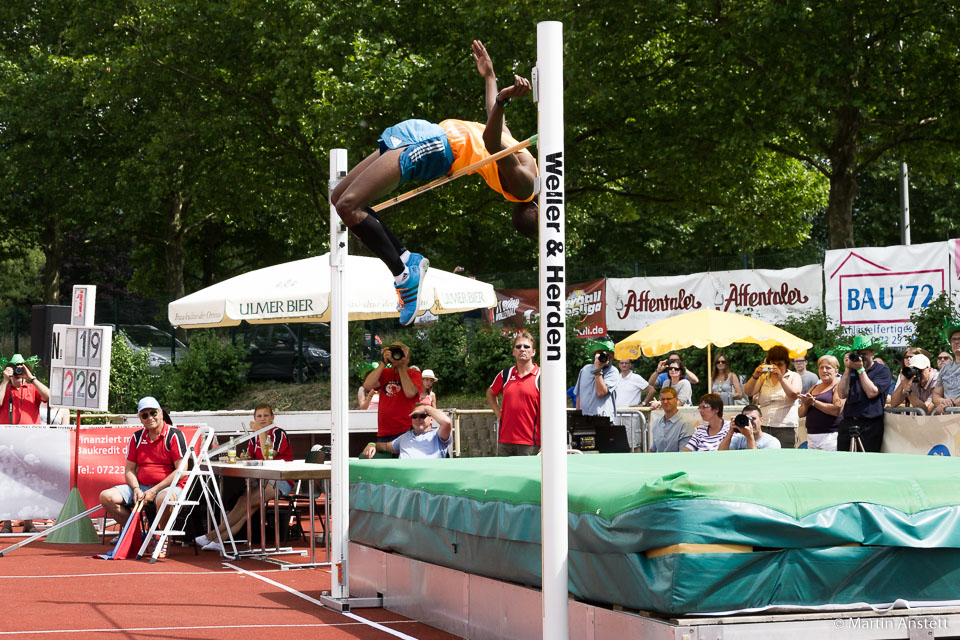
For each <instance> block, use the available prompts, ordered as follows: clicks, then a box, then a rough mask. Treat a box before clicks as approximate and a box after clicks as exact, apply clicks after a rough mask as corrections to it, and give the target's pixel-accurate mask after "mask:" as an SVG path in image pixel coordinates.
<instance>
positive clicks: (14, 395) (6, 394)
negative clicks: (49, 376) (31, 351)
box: [0, 353, 50, 533]
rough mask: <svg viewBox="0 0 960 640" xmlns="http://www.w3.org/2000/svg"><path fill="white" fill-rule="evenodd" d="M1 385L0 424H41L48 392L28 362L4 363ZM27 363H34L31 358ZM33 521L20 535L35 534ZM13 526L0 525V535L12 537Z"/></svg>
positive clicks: (20, 359)
mask: <svg viewBox="0 0 960 640" xmlns="http://www.w3.org/2000/svg"><path fill="white" fill-rule="evenodd" d="M3 360H4V361H6V364H5V365H4V367H3V382H2V383H0V398H3V400H2V401H0V424H40V423H41V420H40V404H41V403H43V402H47V401H49V400H50V389H48V388H47V386H46V385H45V384H43V383H42V382H40V380H39V379H37V376H35V375H33V372H32V371H30V367H29V365H28V363H27V360H25V359H24V358H23V356H22V355H20V354H19V353H15V354H13V357H12V358H10V360H6V358H4V359H3ZM29 360H30V362H34V363H35V362H36V360H37V358H36V357H31V358H30V359H29ZM35 531H36V529H35V528H34V526H33V520H24V521H23V532H24V533H34V532H35ZM12 532H13V522H11V521H10V520H4V521H3V522H0V533H12Z"/></svg>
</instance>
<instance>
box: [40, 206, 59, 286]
mask: <svg viewBox="0 0 960 640" xmlns="http://www.w3.org/2000/svg"><path fill="white" fill-rule="evenodd" d="M44 217H45V218H46V220H47V223H46V225H44V229H43V234H44V236H45V237H44V238H43V250H44V253H45V254H46V261H45V262H44V265H43V304H60V267H61V266H63V255H62V253H63V247H62V245H61V244H60V216H59V215H58V214H57V213H55V212H50V213H49V215H47V216H44Z"/></svg>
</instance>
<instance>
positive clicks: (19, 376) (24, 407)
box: [0, 353, 50, 424]
mask: <svg viewBox="0 0 960 640" xmlns="http://www.w3.org/2000/svg"><path fill="white" fill-rule="evenodd" d="M38 360H39V359H38V358H37V357H36V356H34V357H32V358H28V359H26V360H25V359H24V357H23V356H22V355H20V354H19V353H15V354H13V357H12V358H10V360H6V359H4V361H0V362H2V364H3V383H0V396H2V397H3V401H2V405H0V424H41V423H42V420H40V405H41V404H42V403H44V402H47V401H48V400H50V389H48V388H47V385H45V384H43V383H42V382H40V380H39V379H38V378H37V376H35V375H33V372H32V371H30V366H29V365H30V364H31V363H32V364H33V365H34V366H36V363H37V361H38Z"/></svg>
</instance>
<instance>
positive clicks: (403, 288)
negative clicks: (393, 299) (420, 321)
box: [393, 253, 430, 327]
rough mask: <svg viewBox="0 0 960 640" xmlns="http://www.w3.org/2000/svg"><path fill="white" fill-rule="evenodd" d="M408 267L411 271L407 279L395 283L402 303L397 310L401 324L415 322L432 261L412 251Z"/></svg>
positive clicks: (405, 324) (406, 324)
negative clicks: (422, 284)
mask: <svg viewBox="0 0 960 640" xmlns="http://www.w3.org/2000/svg"><path fill="white" fill-rule="evenodd" d="M406 266H407V269H408V270H409V272H410V275H409V277H408V278H407V281H406V282H404V283H403V284H395V285H393V286H394V287H396V289H397V297H398V298H399V299H400V303H399V304H398V305H397V310H398V311H399V312H400V324H402V325H403V326H405V327H406V326H408V325H411V324H413V319H414V318H416V317H417V308H419V306H420V292H421V290H422V287H421V286H420V284H421V283H422V282H423V278H424V276H426V275H427V269H429V268H430V261H429V260H427V259H426V258H424V257H423V256H422V255H420V254H419V253H411V254H410V259H409V260H407V265H406Z"/></svg>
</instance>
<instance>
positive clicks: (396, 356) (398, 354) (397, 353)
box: [390, 347, 403, 360]
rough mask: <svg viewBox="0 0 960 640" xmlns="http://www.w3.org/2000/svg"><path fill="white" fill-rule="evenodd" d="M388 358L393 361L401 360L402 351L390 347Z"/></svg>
mask: <svg viewBox="0 0 960 640" xmlns="http://www.w3.org/2000/svg"><path fill="white" fill-rule="evenodd" d="M390 357H391V358H393V359H394V360H403V349H401V348H400V347H390Z"/></svg>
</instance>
